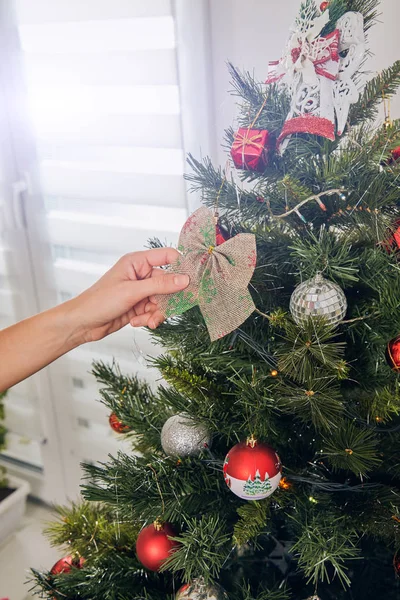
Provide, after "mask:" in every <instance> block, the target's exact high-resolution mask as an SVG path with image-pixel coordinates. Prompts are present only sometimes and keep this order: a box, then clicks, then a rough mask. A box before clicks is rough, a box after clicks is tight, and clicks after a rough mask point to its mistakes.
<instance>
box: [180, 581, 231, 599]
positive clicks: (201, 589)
mask: <svg viewBox="0 0 400 600" xmlns="http://www.w3.org/2000/svg"><path fill="white" fill-rule="evenodd" d="M175 600H228V594H227V593H226V592H225V590H224V588H222V587H221V586H220V585H218V584H217V583H211V584H205V583H204V580H203V579H202V578H201V577H199V578H198V579H194V580H193V581H191V582H190V583H187V584H186V585H183V586H182V587H181V589H180V590H179V591H178V593H177V595H176V597H175Z"/></svg>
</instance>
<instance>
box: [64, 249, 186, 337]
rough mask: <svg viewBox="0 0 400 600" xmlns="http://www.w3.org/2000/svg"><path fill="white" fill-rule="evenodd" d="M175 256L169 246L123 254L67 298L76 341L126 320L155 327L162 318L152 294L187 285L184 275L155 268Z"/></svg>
mask: <svg viewBox="0 0 400 600" xmlns="http://www.w3.org/2000/svg"><path fill="white" fill-rule="evenodd" d="M178 256H179V253H178V251H177V250H174V249H173V248H156V249H152V250H145V251H142V252H133V253H131V254H126V255H125V256H123V257H122V258H121V259H120V260H119V261H118V262H117V263H116V264H115V265H114V266H113V267H112V268H111V269H110V270H109V271H107V273H105V274H104V275H103V277H101V279H99V280H98V281H97V282H96V283H95V284H94V285H93V286H92V287H90V288H89V289H87V290H86V291H84V292H83V293H82V294H80V295H79V296H77V297H76V298H74V299H73V300H70V301H69V303H68V304H69V305H70V308H71V312H72V314H73V321H74V323H75V324H76V326H77V328H78V331H79V336H80V343H84V342H93V341H97V340H100V339H102V338H103V337H105V336H107V335H109V334H110V333H113V332H115V331H118V329H121V327H124V326H125V325H127V324H128V323H129V322H130V323H131V325H133V326H142V325H147V326H149V327H151V328H155V327H157V326H158V325H159V324H160V323H161V322H162V320H163V319H162V318H160V315H159V314H158V313H157V306H156V304H154V296H155V295H157V294H173V293H175V292H179V291H180V290H183V289H185V288H186V287H187V286H188V284H189V277H188V275H177V274H172V273H171V274H170V273H166V272H165V271H163V270H162V269H158V268H156V267H159V266H162V265H166V264H170V263H172V262H174V261H175V260H176V259H177V258H178ZM151 300H153V302H152V301H151ZM152 313H154V317H153V318H152Z"/></svg>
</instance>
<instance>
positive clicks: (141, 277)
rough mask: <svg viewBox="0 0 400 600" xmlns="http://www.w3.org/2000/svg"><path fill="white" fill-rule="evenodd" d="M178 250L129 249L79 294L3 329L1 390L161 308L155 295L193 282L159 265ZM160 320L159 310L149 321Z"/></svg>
mask: <svg viewBox="0 0 400 600" xmlns="http://www.w3.org/2000/svg"><path fill="white" fill-rule="evenodd" d="M178 256H179V254H178V252H177V251H176V250H173V249H172V248H157V249H154V250H146V251H144V252H133V253H132V254H127V255H126V256H123V257H122V258H121V259H120V260H119V261H118V262H117V264H116V265H114V266H113V267H112V268H111V269H110V270H109V271H107V273H106V274H105V275H103V277H102V278H101V279H99V281H97V283H95V284H94V285H92V287H91V288H89V289H88V290H86V291H85V292H83V293H82V294H80V295H79V296H77V297H76V298H73V299H72V300H69V301H68V302H64V303H63V304H60V305H59V306H56V307H54V308H51V309H50V310H46V311H45V312H42V313H40V314H38V315H35V316H33V317H30V318H29V319H25V320H24V321H20V322H19V323H16V324H15V325H12V326H11V327H8V328H7V329H3V330H2V331H0V356H1V361H0V392H1V391H3V390H6V389H8V388H10V387H11V386H13V385H15V384H16V383H18V382H19V381H22V380H23V379H25V378H26V377H29V375H32V374H33V373H36V372H37V371H39V370H40V369H42V368H43V367H45V366H46V365H48V364H50V363H51V362H53V360H56V359H57V358H59V357H60V356H62V355H63V354H65V353H66V352H69V351H70V350H72V349H74V348H76V347H77V346H80V345H81V344H84V343H85V342H93V341H96V340H100V339H102V338H103V337H105V336H106V335H108V334H109V333H113V332H114V331H117V330H118V329H121V327H123V326H124V325H127V324H128V323H129V322H132V323H134V319H137V318H143V316H144V315H147V316H146V319H147V322H148V321H149V319H150V316H151V311H153V312H155V313H156V310H157V305H156V304H154V303H153V302H151V301H150V299H152V298H153V296H154V295H157V294H173V293H174V292H179V291H180V290H183V289H185V288H186V287H187V286H188V284H189V277H188V276H187V275H176V274H172V273H165V271H163V270H162V269H158V268H157V267H159V266H161V265H165V264H169V263H171V262H173V261H174V260H175V259H176V258H177V257H178ZM146 307H147V311H148V312H145V311H146ZM149 307H150V311H149ZM147 322H146V323H143V324H147ZM160 322H161V320H160V317H159V315H158V314H157V322H155V321H151V322H149V323H148V324H149V326H153V327H155V326H157V325H158V324H159V323H160ZM140 324H142V323H140Z"/></svg>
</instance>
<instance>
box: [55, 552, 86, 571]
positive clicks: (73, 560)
mask: <svg viewBox="0 0 400 600" xmlns="http://www.w3.org/2000/svg"><path fill="white" fill-rule="evenodd" d="M84 564H85V559H84V558H83V556H80V557H79V558H78V557H72V556H71V555H69V556H64V558H60V560H58V561H57V562H56V564H55V565H53V567H52V568H51V571H50V573H51V574H52V575H60V574H61V573H70V572H71V571H72V567H75V568H76V569H82V567H83V565H84Z"/></svg>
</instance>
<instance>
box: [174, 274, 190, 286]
mask: <svg viewBox="0 0 400 600" xmlns="http://www.w3.org/2000/svg"><path fill="white" fill-rule="evenodd" d="M189 281H190V279H189V275H175V277H174V284H175V285H176V286H177V287H180V288H183V287H187V286H188V285H189Z"/></svg>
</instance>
